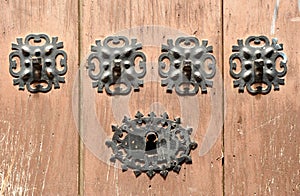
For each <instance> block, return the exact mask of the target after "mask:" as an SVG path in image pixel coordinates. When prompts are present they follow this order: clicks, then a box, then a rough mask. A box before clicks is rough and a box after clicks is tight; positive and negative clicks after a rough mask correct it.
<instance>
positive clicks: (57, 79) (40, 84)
mask: <svg viewBox="0 0 300 196" xmlns="http://www.w3.org/2000/svg"><path fill="white" fill-rule="evenodd" d="M42 41H44V42H43V43H42ZM57 41H58V38H57V37H52V40H51V42H50V38H49V37H48V36H47V35H45V34H29V35H27V36H26V37H25V41H24V42H23V39H22V38H17V44H15V43H13V44H12V50H13V51H12V52H11V53H10V55H9V64H10V66H9V72H10V74H11V75H12V76H13V77H14V78H15V79H14V80H13V84H14V85H19V90H24V89H25V86H26V88H27V90H28V91H29V92H31V93H38V92H42V93H46V92H48V91H50V90H51V89H52V84H53V85H54V88H55V89H57V88H60V85H59V83H64V82H65V78H64V77H63V75H65V74H66V72H67V54H66V53H65V51H63V50H60V49H62V48H63V43H62V42H57ZM59 56H60V57H61V59H60V61H59V62H57V61H58V60H57V59H58V57H59ZM17 59H19V60H17ZM58 65H59V66H58ZM18 69H19V70H18Z"/></svg>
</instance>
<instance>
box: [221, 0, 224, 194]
mask: <svg viewBox="0 0 300 196" xmlns="http://www.w3.org/2000/svg"><path fill="white" fill-rule="evenodd" d="M220 3H221V46H222V49H221V55H222V91H223V92H222V118H223V119H222V120H223V126H222V191H223V196H225V126H224V125H225V106H224V104H225V95H224V94H225V84H224V82H225V81H224V75H225V67H224V65H225V56H224V54H225V51H224V0H220Z"/></svg>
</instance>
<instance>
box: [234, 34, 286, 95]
mask: <svg viewBox="0 0 300 196" xmlns="http://www.w3.org/2000/svg"><path fill="white" fill-rule="evenodd" d="M282 50H283V44H278V43H277V39H276V38H273V39H272V43H270V41H269V39H268V38H267V37H266V36H250V37H248V38H247V39H246V41H245V44H244V42H243V40H242V39H239V40H238V45H237V46H233V47H232V51H233V52H234V53H233V54H232V55H231V56H230V59H229V63H230V75H231V76H232V77H233V78H234V79H235V80H234V81H233V84H234V87H238V89H239V92H244V88H245V87H246V89H247V91H248V92H249V93H250V94H252V95H256V94H267V93H269V92H270V91H271V89H272V85H273V86H274V90H275V91H278V90H279V85H284V78H282V77H284V76H285V75H286V73H287V66H286V63H287V56H286V55H285V53H284V52H281V51H282ZM276 62H277V63H278V64H279V67H280V69H281V70H278V68H276ZM238 64H239V65H240V68H238V66H239V65H238ZM237 69H240V71H237ZM264 85H265V86H264Z"/></svg>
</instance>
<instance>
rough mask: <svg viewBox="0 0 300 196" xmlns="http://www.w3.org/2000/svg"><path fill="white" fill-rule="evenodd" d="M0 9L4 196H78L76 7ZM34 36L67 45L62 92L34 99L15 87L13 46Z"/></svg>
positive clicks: (38, 0) (47, 4)
mask: <svg viewBox="0 0 300 196" xmlns="http://www.w3.org/2000/svg"><path fill="white" fill-rule="evenodd" d="M0 7H1V10H2V11H1V12H0V18H1V22H0V32H1V33H0V51H1V52H0V65H1V66H0V73H1V77H0V195H42V194H43V195H57V194H62V195H76V194H77V184H78V183H77V173H78V169H77V168H78V132H77V131H76V127H75V123H74V120H73V115H72V85H73V80H74V75H75V73H76V71H77V68H78V62H77V47H78V44H77V38H78V37H77V35H78V33H77V18H78V16H77V2H76V1H72V0H65V1H61V0H58V1H56V0H54V1H46V0H30V1H21V0H20V1H18V0H5V1H1V2H0ZM74 10H76V11H74ZM30 33H46V34H47V35H49V36H50V37H52V36H58V39H59V41H62V42H63V43H64V50H65V51H66V52H67V54H68V72H67V74H66V77H65V78H66V83H65V84H61V88H60V89H58V90H57V89H55V90H54V89H52V90H51V91H50V92H48V93H46V94H43V93H38V94H31V93H29V92H28V91H27V90H25V91H19V90H18V86H13V82H12V79H13V78H12V77H11V76H10V74H9V71H8V70H9V60H8V56H9V53H10V52H11V43H12V42H13V43H16V38H17V37H25V36H26V35H27V34H30Z"/></svg>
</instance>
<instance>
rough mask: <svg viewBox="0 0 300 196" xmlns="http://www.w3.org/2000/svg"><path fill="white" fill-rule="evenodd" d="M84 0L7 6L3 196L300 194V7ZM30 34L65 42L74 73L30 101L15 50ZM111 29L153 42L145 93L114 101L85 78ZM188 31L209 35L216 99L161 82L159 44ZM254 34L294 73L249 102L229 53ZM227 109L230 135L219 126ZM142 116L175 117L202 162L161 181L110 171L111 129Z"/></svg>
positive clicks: (1, 95) (0, 151)
mask: <svg viewBox="0 0 300 196" xmlns="http://www.w3.org/2000/svg"><path fill="white" fill-rule="evenodd" d="M78 2H79V8H80V12H78V7H77V1H71V0H64V1H57V0H54V1H42V0H39V1H37V0H30V1H17V0H15V1H9V0H6V1H1V2H0V6H1V10H2V11H1V12H0V18H1V21H0V32H1V34H0V51H1V52H0V65H1V66H0V73H1V77H0V104H1V105H0V195H41V194H43V195H76V194H78V193H79V195H222V194H225V195H299V192H300V147H299V143H300V142H299V140H300V139H299V138H300V132H299V127H300V117H299V114H300V104H299V102H297V99H298V97H299V86H300V82H299V79H298V78H299V76H300V75H299V73H300V68H299V66H298V65H300V57H299V45H300V41H299V39H298V37H299V34H300V32H299V31H300V4H299V2H297V0H290V1H280V0H272V1H260V0H253V1H245V0H243V1H236V0H233V1H229V0H226V1H225V0H224V1H216V0H206V1H200V0H198V1H175V0H169V1H150V0H142V1H138V0H132V1H121V0H113V1H104V0H103V1H101V0H100V1H87V0H80V1H78ZM222 3H223V5H222ZM222 8H223V12H222ZM222 13H223V16H222ZM222 17H223V19H222ZM78 20H79V21H80V26H79V28H78V23H77V22H78ZM222 24H223V27H222ZM78 30H79V31H78ZM222 30H224V31H223V32H222ZM29 33H46V34H48V35H49V36H58V38H59V41H63V42H64V50H65V51H66V52H67V53H68V72H67V74H66V83H65V84H62V85H61V89H59V90H52V91H51V92H49V93H47V94H30V93H28V92H27V91H26V90H25V91H19V90H18V87H17V86H13V85H12V77H11V76H10V75H9V72H8V64H9V61H8V55H9V53H10V51H11V50H10V48H11V43H12V42H14V43H15V42H16V37H25V36H26V35H27V34H29ZM114 34H118V35H126V36H128V37H129V38H131V37H132V38H133V37H135V38H137V40H138V42H140V43H142V44H143V45H144V47H143V52H145V54H146V56H147V75H146V77H145V84H144V87H142V88H141V89H140V92H138V93H137V92H132V93H131V94H130V95H128V96H117V97H110V96H108V95H107V94H106V93H103V94H100V93H97V92H96V89H92V87H91V80H90V79H89V78H88V77H87V74H86V73H87V71H86V65H87V64H86V59H87V56H88V54H89V52H90V46H91V45H92V44H95V40H96V39H101V40H103V39H104V38H105V37H107V36H109V35H114ZM180 35H192V36H196V37H197V38H199V40H201V39H208V41H209V45H212V46H213V47H214V52H213V54H214V56H215V57H216V60H217V65H218V71H217V75H216V77H215V78H214V88H213V89H209V90H208V91H209V92H208V94H198V95H197V96H194V97H185V98H182V97H179V96H177V95H176V93H175V92H173V93H172V94H167V93H166V92H165V90H166V89H165V87H161V86H160V78H159V77H158V73H157V67H158V64H157V59H158V57H159V55H160V54H161V52H160V47H161V44H166V42H167V39H168V38H173V39H175V38H176V37H178V36H180ZM250 35H267V36H268V37H277V38H278V40H279V43H283V44H284V52H285V53H286V54H287V56H288V73H287V75H286V77H285V78H286V79H285V82H286V84H285V85H284V86H280V91H273V90H272V91H271V92H270V93H269V94H268V95H256V96H252V95H250V94H249V93H248V92H244V93H238V91H237V89H236V88H233V84H232V78H231V77H230V75H229V63H228V59H229V56H230V55H231V46H232V45H236V43H237V39H246V38H247V37H248V36H250ZM222 37H223V38H224V40H223V41H222ZM78 39H80V40H79V41H80V42H79V45H78ZM78 54H79V55H78ZM223 54H224V55H223ZM223 61H224V62H223ZM78 64H80V66H81V73H80V78H77V75H76V74H77V68H78ZM222 71H224V73H222ZM222 75H223V76H224V90H225V91H224V100H223V90H222V85H223V80H222V77H221V76H222ZM78 101H79V102H78ZM222 103H224V109H225V110H224V118H225V122H224V138H223V137H222V134H221V132H220V131H222V130H221V129H220V130H219V129H218V128H219V125H220V123H221V124H222V115H223V114H222V111H223V109H222V107H223V106H222ZM77 106H80V108H77ZM72 109H73V112H72ZM127 110H128V111H127ZM138 110H139V111H141V112H143V113H144V114H147V113H149V112H151V111H155V112H156V113H158V114H160V113H162V112H164V111H166V112H168V113H169V115H170V117H171V118H174V117H179V116H180V117H182V122H183V125H184V126H191V127H194V131H193V135H192V138H193V140H195V141H196V142H197V143H198V144H199V146H198V148H197V149H196V150H195V151H192V152H191V155H192V158H193V164H191V165H184V166H183V168H182V170H181V172H180V173H179V174H175V173H173V172H171V173H169V175H168V177H167V179H166V180H163V178H161V177H160V176H159V175H157V176H155V177H154V178H153V179H152V180H149V178H148V177H147V176H146V175H145V174H143V175H141V176H140V177H138V178H136V177H135V176H134V174H133V173H132V172H131V171H130V170H129V171H127V172H124V173H123V172H122V171H121V169H120V168H119V167H120V165H118V164H116V165H113V164H111V163H110V162H109V157H110V155H111V149H108V148H107V147H106V146H105V145H104V143H105V141H106V140H108V139H110V138H111V136H112V132H111V127H110V126H111V124H118V125H120V123H121V120H122V117H123V116H124V114H129V115H130V116H131V117H133V116H134V114H135V113H136V112H137V111H138ZM195 111H198V112H195ZM77 112H78V113H79V114H80V117H79V118H78V116H77V115H76V114H77ZM211 121H212V122H213V123H211ZM217 121H218V123H216V122H217ZM214 123H215V125H214V126H211V124H214ZM213 128H215V129H213ZM77 129H78V130H79V131H80V133H81V134H82V141H83V142H82V143H81V144H80V146H79V145H78V137H79V136H78V132H77ZM207 130H209V131H208V133H207ZM212 130H214V131H212ZM223 142H224V143H223ZM223 145H224V156H225V158H224V159H225V164H224V165H222V158H223V148H222V147H223ZM78 150H79V151H78ZM223 172H224V176H223Z"/></svg>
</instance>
